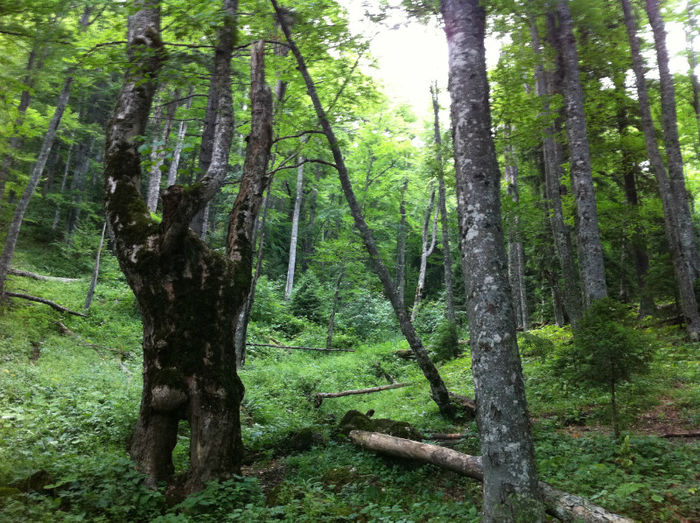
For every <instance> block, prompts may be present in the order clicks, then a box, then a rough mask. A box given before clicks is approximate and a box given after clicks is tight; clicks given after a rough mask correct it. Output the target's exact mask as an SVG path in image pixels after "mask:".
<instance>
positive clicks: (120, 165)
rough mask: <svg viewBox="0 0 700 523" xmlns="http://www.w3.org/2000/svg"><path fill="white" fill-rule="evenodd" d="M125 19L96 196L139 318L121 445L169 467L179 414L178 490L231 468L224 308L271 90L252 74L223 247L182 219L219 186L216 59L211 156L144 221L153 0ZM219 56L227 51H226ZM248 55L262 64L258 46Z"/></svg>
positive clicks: (236, 289)
mask: <svg viewBox="0 0 700 523" xmlns="http://www.w3.org/2000/svg"><path fill="white" fill-rule="evenodd" d="M138 7H139V8H140V10H139V11H137V12H136V13H135V14H134V15H133V16H131V17H130V19H129V44H128V54H129V61H130V67H129V68H128V70H127V73H126V77H125V80H124V85H123V87H122V91H121V93H120V95H119V97H118V101H117V106H116V109H115V112H114V116H113V118H112V120H111V122H110V123H109V125H108V127H107V141H106V153H105V207H106V212H107V219H108V222H109V223H110V225H111V227H112V229H113V231H114V236H115V250H116V254H117V258H118V260H119V264H120V266H121V268H122V270H123V272H124V274H125V275H126V278H127V281H128V283H129V285H130V287H131V288H132V290H133V292H134V294H135V296H136V300H137V302H138V305H139V308H140V310H141V315H142V319H143V351H144V368H143V381H144V383H143V392H142V397H141V408H140V411H139V418H138V421H137V424H136V428H135V431H134V434H133V437H132V439H131V442H130V448H129V451H130V454H131V456H132V458H133V459H134V460H135V461H136V463H137V466H138V467H139V469H140V470H142V471H143V472H145V473H146V474H147V475H148V476H149V481H150V483H151V484H155V483H156V482H157V481H159V480H169V479H170V478H171V476H172V474H173V463H172V449H173V447H174V446H175V443H176V439H177V428H178V423H179V421H180V420H181V419H186V420H187V421H188V422H189V424H190V428H191V442H190V468H189V471H188V473H187V476H186V478H185V483H184V491H185V493H189V492H193V491H195V490H197V489H199V488H201V487H202V485H203V484H204V482H206V481H208V480H210V479H216V478H222V477H228V476H230V475H231V474H233V473H237V472H239V470H240V463H241V454H242V452H241V451H242V443H241V435H240V421H239V406H240V401H241V399H242V397H243V391H244V389H243V384H242V383H241V381H240V379H239V378H238V375H237V374H236V363H235V346H234V341H233V330H234V319H235V318H236V317H237V316H238V313H239V311H240V308H241V307H242V305H243V303H244V302H245V299H246V297H247V293H248V290H249V288H250V278H251V264H252V247H251V238H252V230H253V226H254V224H255V219H256V217H257V213H258V210H259V208H260V201H261V200H262V192H263V190H264V186H265V184H266V183H267V177H266V176H265V171H264V169H263V170H262V171H261V170H260V169H259V168H258V165H259V164H260V162H261V161H262V162H263V165H265V164H266V163H267V158H266V157H264V158H263V160H258V158H257V157H258V156H260V155H262V156H265V155H266V154H269V150H270V143H271V123H270V122H271V109H270V107H269V103H270V94H269V89H267V86H265V85H264V82H263V81H262V78H263V77H262V76H261V74H260V73H259V72H258V73H257V74H254V75H253V79H254V81H255V82H257V86H256V84H255V83H254V85H253V89H251V94H252V111H253V117H252V122H253V123H252V131H251V138H250V143H249V146H248V151H247V155H246V164H245V166H244V174H243V178H242V180H241V188H240V192H239V195H238V197H237V199H236V202H235V204H234V207H233V210H232V212H231V216H230V220H231V227H230V231H229V238H228V245H227V246H228V256H222V255H220V254H218V253H216V252H214V251H212V250H211V249H209V248H208V247H207V246H206V245H205V244H204V243H203V242H202V241H201V240H200V239H199V237H198V236H197V235H196V234H195V233H194V232H192V231H191V230H190V229H189V224H190V222H191V220H192V217H193V216H194V214H195V213H196V212H197V211H199V210H200V209H201V208H202V207H203V206H204V205H205V203H206V202H207V201H209V199H211V197H212V196H213V195H214V194H215V192H216V191H217V190H218V189H219V187H220V186H221V183H222V181H223V177H224V175H225V173H226V168H227V166H228V153H229V148H230V146H231V139H232V134H233V126H232V119H233V111H232V106H231V86H230V67H229V68H226V67H223V68H222V71H221V72H222V74H221V75H220V76H219V77H218V78H217V83H216V85H215V88H216V89H217V90H218V91H219V105H218V107H219V111H218V114H217V125H216V127H217V129H216V133H215V139H214V144H213V155H212V162H211V164H210V166H209V169H208V171H207V173H206V174H205V176H204V177H202V179H201V181H200V182H199V183H197V184H195V185H194V186H191V187H182V186H178V185H173V186H171V187H169V188H168V189H167V190H166V191H164V193H163V196H162V200H163V220H162V222H161V223H160V224H158V223H156V222H155V221H153V220H152V219H151V217H150V213H149V212H148V208H147V206H146V202H145V201H144V199H143V197H142V196H141V194H140V187H141V165H140V159H139V153H138V149H137V147H138V140H137V139H136V138H137V137H138V136H140V135H142V134H143V133H144V129H145V124H146V120H147V118H148V113H149V109H150V106H151V103H152V100H153V95H154V93H155V89H156V78H157V74H158V72H159V69H160V67H161V65H162V62H163V61H164V51H163V45H162V42H161V40H160V10H159V5H158V2H157V1H145V0H144V1H141V2H138ZM235 10H236V2H231V1H229V0H224V24H223V26H222V29H221V30H220V31H219V46H218V48H227V49H232V48H233V45H234V31H235ZM229 56H230V55H229ZM252 63H253V64H254V65H255V66H256V67H258V68H259V69H260V68H261V67H262V46H256V48H255V52H254V53H253V58H252Z"/></svg>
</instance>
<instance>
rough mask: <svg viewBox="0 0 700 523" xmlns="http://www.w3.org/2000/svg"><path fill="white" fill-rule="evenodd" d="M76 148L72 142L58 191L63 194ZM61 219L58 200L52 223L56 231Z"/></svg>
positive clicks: (52, 228) (53, 229) (52, 227)
mask: <svg viewBox="0 0 700 523" xmlns="http://www.w3.org/2000/svg"><path fill="white" fill-rule="evenodd" d="M74 148H75V145H74V144H72V143H71V144H70V146H69V147H68V152H67V153H66V165H65V167H64V169H63V176H62V177H61V187H60V188H59V190H58V192H59V193H60V194H61V195H62V194H63V191H65V190H66V183H67V182H68V173H69V172H70V166H71V160H72V157H73V149H74ZM60 219H61V203H60V202H58V203H56V212H55V213H54V216H53V223H51V230H52V231H55V230H56V227H58V221H59V220H60Z"/></svg>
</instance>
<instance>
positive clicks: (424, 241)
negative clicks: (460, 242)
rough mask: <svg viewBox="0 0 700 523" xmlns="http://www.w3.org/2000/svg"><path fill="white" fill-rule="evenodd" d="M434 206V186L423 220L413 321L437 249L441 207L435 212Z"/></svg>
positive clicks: (412, 311)
mask: <svg viewBox="0 0 700 523" xmlns="http://www.w3.org/2000/svg"><path fill="white" fill-rule="evenodd" d="M434 206H435V187H433V190H432V191H431V192H430V203H428V209H427V210H426V211H425V220H424V221H423V230H422V234H421V255H420V269H419V270H418V283H417V284H416V295H415V297H414V298H413V308H412V309H411V321H416V314H418V309H419V308H420V302H421V299H422V297H423V290H424V287H425V273H426V272H427V270H428V258H429V257H430V255H431V254H433V251H434V250H435V243H436V242H437V224H438V214H439V209H438V208H437V207H435V212H433V207H434ZM433 215H434V216H433ZM431 216H432V222H433V228H432V231H431V233H430V243H428V229H429V227H430V222H431Z"/></svg>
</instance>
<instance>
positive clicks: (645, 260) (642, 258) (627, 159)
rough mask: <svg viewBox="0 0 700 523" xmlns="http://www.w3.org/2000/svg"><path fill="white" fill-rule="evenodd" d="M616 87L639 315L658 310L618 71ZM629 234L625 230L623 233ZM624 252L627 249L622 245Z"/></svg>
mask: <svg viewBox="0 0 700 523" xmlns="http://www.w3.org/2000/svg"><path fill="white" fill-rule="evenodd" d="M615 89H616V91H617V92H618V103H619V105H618V110H617V130H618V133H619V134H620V148H621V151H622V174H623V187H624V191H625V201H626V203H627V205H628V206H629V208H630V211H631V213H632V215H633V217H634V222H635V223H634V230H633V232H632V234H631V238H630V251H631V254H632V258H633V260H634V269H635V276H636V280H637V293H638V295H639V315H640V317H644V316H650V315H651V314H653V312H654V311H655V310H656V306H655V305H654V298H653V296H652V295H651V293H650V292H649V290H648V289H647V286H646V277H647V273H648V272H649V255H648V254H647V249H646V243H647V242H646V238H645V237H644V233H643V231H642V227H641V225H640V224H639V219H640V216H639V196H638V194H637V177H636V172H637V166H636V165H635V163H634V160H633V159H632V158H631V156H630V151H629V149H628V148H627V146H626V145H625V140H624V138H625V136H626V134H627V131H626V129H627V127H628V126H629V118H628V117H627V114H628V110H629V107H628V106H627V105H626V104H625V103H624V102H623V100H626V95H625V84H624V77H622V76H620V75H618V76H617V77H616V78H615ZM626 236H627V234H626V233H624V237H626ZM622 252H623V255H624V254H625V249H624V248H623V249H622Z"/></svg>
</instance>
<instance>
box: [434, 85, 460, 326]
mask: <svg viewBox="0 0 700 523" xmlns="http://www.w3.org/2000/svg"><path fill="white" fill-rule="evenodd" d="M430 93H431V95H432V99H433V134H434V137H435V160H436V161H437V164H438V173H437V174H438V184H439V185H438V207H439V209H440V228H441V229H442V251H443V252H442V256H443V258H442V261H443V270H444V275H445V302H446V305H447V321H449V322H450V324H451V325H456V323H457V317H456V315H455V298H454V292H453V290H452V253H451V252H450V229H449V223H448V219H447V195H446V191H445V168H444V162H443V157H442V134H441V132H440V107H439V105H438V90H437V85H435V86H431V87H430Z"/></svg>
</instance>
